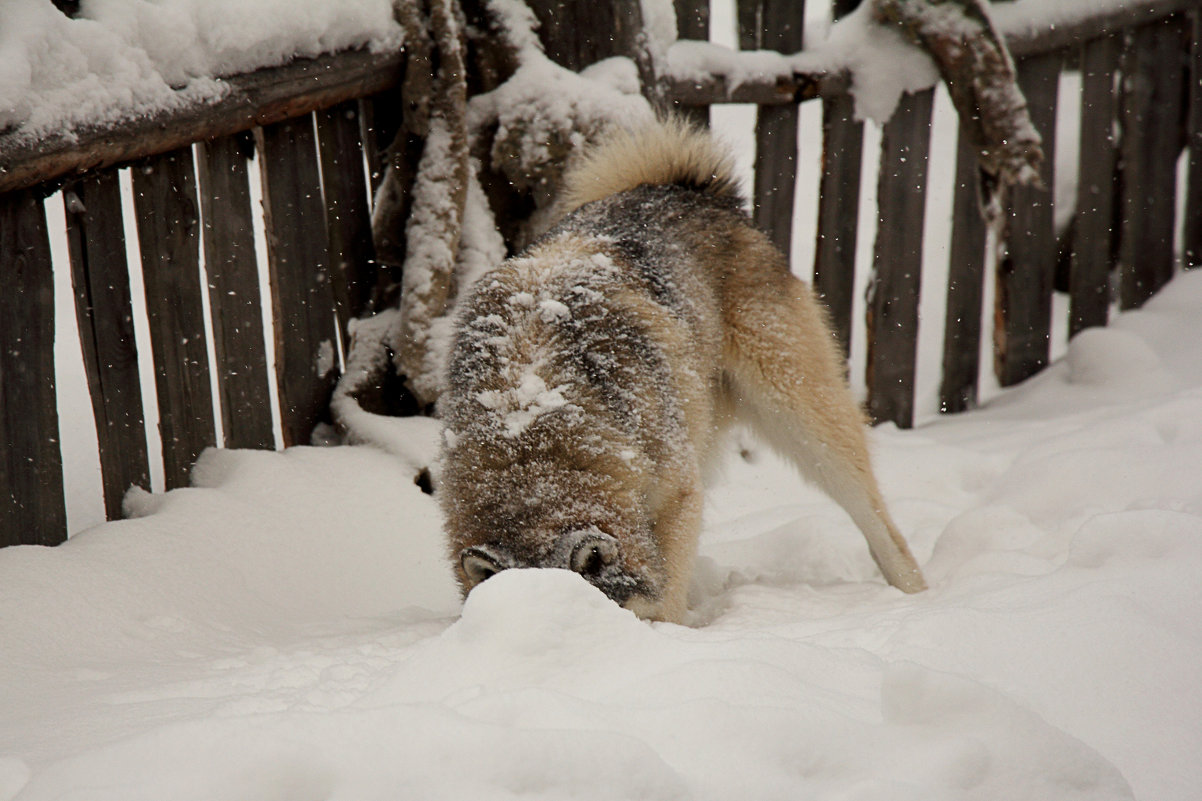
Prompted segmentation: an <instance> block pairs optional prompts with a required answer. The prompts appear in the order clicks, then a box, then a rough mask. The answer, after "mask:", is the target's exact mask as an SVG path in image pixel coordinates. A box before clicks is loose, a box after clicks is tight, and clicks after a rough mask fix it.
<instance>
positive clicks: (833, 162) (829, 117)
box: [814, 0, 864, 359]
mask: <svg viewBox="0 0 1202 801" xmlns="http://www.w3.org/2000/svg"><path fill="white" fill-rule="evenodd" d="M857 5H859V0H835V3H834V5H833V6H832V8H831V12H832V13H833V14H834V18H835V19H841V18H842V17H845V16H847V15H848V14H850V13H851V12H852V11H854V10H855V9H856V6H857ZM863 158H864V123H862V122H860V121H858V120H856V118H855V102H854V100H853V99H852V96H851V94H850V93H846V92H844V93H837V94H831V95H829V96H827V97H824V98H823V99H822V177H821V179H820V182H819V185H818V198H819V203H818V234H817V235H818V241H817V243H816V245H817V246H816V248H815V250H814V289H815V291H816V292H817V293H818V297H819V299H821V300H822V302H823V303H824V304H826V308H827V311H828V312H829V314H830V321H831V326H832V327H833V328H834V330H835V336H836V338H837V339H838V340H839V346H840V347H841V348H842V350H843V358H844V359H846V358H848V356H849V355H850V354H851V310H852V304H853V302H854V298H853V295H854V294H855V280H856V240H857V233H858V232H859V227H860V225H859V217H860V175H861V172H862V171H863V170H862V160H863Z"/></svg>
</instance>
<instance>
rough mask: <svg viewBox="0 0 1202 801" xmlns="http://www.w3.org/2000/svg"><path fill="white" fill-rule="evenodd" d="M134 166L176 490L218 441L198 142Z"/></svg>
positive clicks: (168, 468) (158, 384) (164, 427)
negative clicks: (203, 279) (196, 168)
mask: <svg viewBox="0 0 1202 801" xmlns="http://www.w3.org/2000/svg"><path fill="white" fill-rule="evenodd" d="M130 172H131V177H132V179H133V190H134V209H135V210H136V212H137V217H138V220H137V227H138V246H139V250H140V251H141V254H142V280H143V284H144V286H145V289H146V313H147V317H148V318H149V321H150V346H151V351H152V353H153V355H154V372H155V389H156V393H155V394H156V396H157V398H158V403H159V432H160V435H161V438H162V442H163V477H164V483H165V484H166V486H167V489H174V488H175V487H186V486H187V485H188V477H189V475H190V473H191V471H192V464H193V463H194V462H195V461H196V457H198V456H199V455H200V452H201V451H202V450H204V449H205V448H207V447H209V446H212V445H216V444H217V435H216V428H215V425H214V422H213V414H212V410H213V398H212V389H211V386H210V384H209V355H208V347H207V343H206V338H205V320H204V301H203V299H202V297H201V292H202V291H203V290H202V288H201V285H200V230H199V229H200V218H199V215H198V209H197V197H196V179H195V176H194V173H193V161H192V148H190V147H187V148H181V149H179V150H175V151H172V152H171V153H164V154H163V155H161V156H154V157H152V158H150V159H148V160H147V161H145V162H143V163H142V164H140V165H137V166H135V167H133V168H132V169H131V171H130Z"/></svg>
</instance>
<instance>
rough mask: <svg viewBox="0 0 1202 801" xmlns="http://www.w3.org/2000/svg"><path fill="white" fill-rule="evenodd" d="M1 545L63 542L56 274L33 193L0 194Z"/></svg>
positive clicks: (64, 516)
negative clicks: (55, 294)
mask: <svg viewBox="0 0 1202 801" xmlns="http://www.w3.org/2000/svg"><path fill="white" fill-rule="evenodd" d="M0 286H3V287H4V291H2V292H0V431H2V432H3V436H4V439H3V447H0V545H55V544H57V543H60V542H62V541H63V540H65V539H66V538H67V511H66V506H65V504H64V499H63V461H62V455H61V452H60V450H59V436H58V399H57V396H56V393H55V388H54V273H53V269H52V266H51V263H50V242H49V240H48V238H47V235H46V214H45V211H44V210H43V208H42V199H41V196H40V195H38V194H37V193H36V192H33V191H19V192H10V193H8V194H6V195H0Z"/></svg>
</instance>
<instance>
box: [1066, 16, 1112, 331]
mask: <svg viewBox="0 0 1202 801" xmlns="http://www.w3.org/2000/svg"><path fill="white" fill-rule="evenodd" d="M1121 52H1122V39H1121V38H1120V37H1118V36H1107V37H1103V38H1101V39H1095V40H1093V41H1092V42H1088V43H1086V45H1085V46H1084V48H1083V49H1082V51H1081V143H1080V155H1079V158H1078V165H1079V166H1078V178H1077V211H1076V216H1075V218H1074V221H1073V225H1074V232H1073V238H1072V247H1073V251H1072V266H1071V268H1070V275H1069V336H1073V335H1075V334H1077V333H1078V332H1079V331H1082V330H1084V329H1086V328H1089V327H1090V326H1095V325H1106V320H1107V318H1108V317H1109V313H1110V266H1111V265H1112V264H1113V263H1114V256H1115V253H1114V247H1115V242H1116V241H1117V239H1116V237H1115V232H1114V223H1115V218H1114V204H1115V178H1116V174H1115V166H1116V164H1117V161H1118V158H1117V154H1116V150H1115V145H1116V142H1115V136H1114V131H1115V125H1116V123H1117V112H1118V103H1117V96H1116V94H1115V86H1114V83H1115V75H1116V73H1117V71H1118V66H1119V55H1120V53H1121Z"/></svg>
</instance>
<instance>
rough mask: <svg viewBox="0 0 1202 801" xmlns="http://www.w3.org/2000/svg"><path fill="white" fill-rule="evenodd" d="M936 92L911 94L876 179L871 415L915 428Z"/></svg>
mask: <svg viewBox="0 0 1202 801" xmlns="http://www.w3.org/2000/svg"><path fill="white" fill-rule="evenodd" d="M933 105H934V92H933V91H932V90H929V89H928V90H926V91H924V92H919V93H918V94H914V95H905V96H903V97H902V99H901V102H900V103H899V105H898V107H897V111H895V112H894V114H893V117H892V118H890V120H889V122H887V123H886V124H885V127H884V130H883V132H882V137H881V169H880V174H879V177H878V179H877V181H878V183H877V206H878V220H879V222H878V227H877V233H876V243H875V247H874V250H873V275H872V279H871V280H870V282H869V286H868V312H867V313H868V320H867V323H868V325H867V336H868V367H867V384H868V414H869V416H870V417H871V419H872V420H873V422H876V423H880V422H884V421H887V420H892V421H893V422H895V423H896V424H897V425H898V426H900V427H901V428H909V427H911V426H912V425H913V424H914V372H915V364H916V358H917V350H918V291H919V287H920V284H921V279H922V228H923V220H924V219H925V206H926V183H927V156H928V154H929V151H930V128H931V109H932V106H933Z"/></svg>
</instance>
